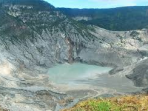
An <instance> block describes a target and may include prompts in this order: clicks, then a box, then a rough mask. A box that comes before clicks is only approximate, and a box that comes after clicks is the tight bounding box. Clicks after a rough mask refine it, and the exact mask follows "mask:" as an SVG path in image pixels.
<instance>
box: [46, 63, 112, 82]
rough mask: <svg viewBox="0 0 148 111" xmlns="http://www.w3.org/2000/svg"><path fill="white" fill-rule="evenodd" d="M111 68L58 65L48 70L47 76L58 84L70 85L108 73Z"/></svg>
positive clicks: (74, 64) (76, 64) (75, 64)
mask: <svg viewBox="0 0 148 111" xmlns="http://www.w3.org/2000/svg"><path fill="white" fill-rule="evenodd" d="M111 69H112V68H110V67H101V66H96V65H88V64H82V63H73V64H68V63H65V64H58V65H56V66H54V67H53V68H50V69H49V71H48V74H49V76H50V80H51V81H52V82H55V83H60V84H72V83H73V82H74V81H76V80H82V79H87V78H91V77H94V76H95V75H98V74H103V73H106V72H109V71H110V70H111Z"/></svg>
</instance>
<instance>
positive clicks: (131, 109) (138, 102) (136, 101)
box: [63, 95, 148, 111]
mask: <svg viewBox="0 0 148 111" xmlns="http://www.w3.org/2000/svg"><path fill="white" fill-rule="evenodd" d="M63 111H148V95H136V96H124V97H112V98H107V99H101V98H99V99H89V100H86V101H82V102H80V103H78V104H77V105H76V106H74V107H73V108H70V109H65V110H63Z"/></svg>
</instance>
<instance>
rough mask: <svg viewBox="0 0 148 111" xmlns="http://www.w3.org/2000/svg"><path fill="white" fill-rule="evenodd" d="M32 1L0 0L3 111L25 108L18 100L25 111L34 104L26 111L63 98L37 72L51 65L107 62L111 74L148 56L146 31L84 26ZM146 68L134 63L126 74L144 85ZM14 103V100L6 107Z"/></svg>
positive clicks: (50, 106) (53, 104) (39, 0)
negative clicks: (132, 71) (129, 74)
mask: <svg viewBox="0 0 148 111" xmlns="http://www.w3.org/2000/svg"><path fill="white" fill-rule="evenodd" d="M36 1H37V4H34V2H30V0H4V1H3V0H2V1H1V2H0V15H1V16H0V70H1V72H0V92H1V93H0V96H1V98H3V99H2V100H1V103H4V104H2V105H6V107H7V108H8V109H10V108H12V109H13V108H24V106H22V105H21V104H23V105H24V104H27V105H26V107H28V109H29V108H31V107H34V106H35V107H34V108H35V109H31V111H33V110H35V111H37V109H36V108H38V110H42V111H44V110H46V109H52V110H54V109H56V107H57V106H58V105H59V104H56V103H57V101H60V100H63V98H65V97H68V96H67V95H65V94H61V93H58V94H57V93H56V91H54V92H53V91H52V90H53V89H54V86H53V85H51V83H50V81H49V80H48V76H47V75H46V76H45V75H41V74H43V73H46V72H47V70H48V68H50V67H52V66H54V65H55V64H56V63H64V62H70V63H72V62H75V61H79V62H85V63H88V64H97V65H107V66H112V67H116V70H114V71H112V73H116V72H117V71H118V72H119V71H123V72H124V71H125V70H124V69H125V68H124V67H125V66H131V65H132V64H136V63H137V62H138V61H139V60H140V59H142V58H144V57H147V56H148V53H147V52H148V50H147V48H146V47H147V45H148V30H146V29H144V30H137V31H122V32H118V31H109V30H105V29H102V28H99V27H96V26H86V25H84V24H80V23H78V22H76V21H74V20H72V19H70V18H68V17H66V16H65V15H64V14H62V13H61V12H59V11H57V10H56V9H55V8H54V7H53V6H52V5H50V4H48V3H46V2H43V1H42V0H36ZM38 4H40V6H38ZM146 67H147V65H146V64H144V66H143V65H142V66H137V67H136V69H137V70H136V69H134V73H133V74H132V76H128V78H131V79H133V78H134V80H135V83H136V85H138V86H141V85H143V84H145V85H146V84H147V81H148V80H147V76H146V75H145V74H146ZM141 68H142V69H143V71H142V76H141V77H140V79H139V75H140V74H139V70H140V69H141ZM120 69H123V70H120ZM127 74H128V73H127ZM134 74H136V76H135V75H134ZM141 81H143V82H141ZM26 88H29V89H26ZM33 89H37V90H35V91H34V90H33ZM45 89H46V90H45ZM32 90H33V91H32ZM27 95H29V98H30V99H29V101H27V98H26V96H27ZM36 97H37V98H38V99H37V100H36V99H35V98H36ZM4 98H6V99H4ZM18 98H19V99H21V100H17V99H18ZM46 98H48V100H46ZM4 100H5V101H4ZM3 101H4V102H3ZM14 101H17V102H16V103H14V104H11V105H10V103H12V102H14ZM18 101H19V102H18ZM65 104H66V103H65ZM15 106H17V107H15ZM25 110H27V109H25ZM14 111H15V109H14Z"/></svg>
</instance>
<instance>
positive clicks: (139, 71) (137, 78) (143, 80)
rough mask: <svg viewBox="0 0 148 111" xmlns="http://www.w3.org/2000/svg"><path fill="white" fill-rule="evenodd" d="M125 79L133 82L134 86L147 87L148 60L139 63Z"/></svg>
mask: <svg viewBox="0 0 148 111" xmlns="http://www.w3.org/2000/svg"><path fill="white" fill-rule="evenodd" d="M127 77H128V78H129V79H131V80H133V81H134V83H135V85H136V86H139V87H143V86H145V87H147V85H148V59H146V60H144V61H142V62H140V63H139V64H137V65H136V67H135V68H134V69H133V72H132V74H130V75H127Z"/></svg>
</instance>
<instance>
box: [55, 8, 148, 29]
mask: <svg viewBox="0 0 148 111" xmlns="http://www.w3.org/2000/svg"><path fill="white" fill-rule="evenodd" d="M58 9H59V10H60V11H62V12H63V13H64V14H66V15H67V16H70V17H72V18H73V19H75V20H77V21H80V22H81V23H84V24H88V25H90V24H92V25H97V26H99V27H102V28H105V29H108V30H115V31H117V30H118V31H128V30H137V29H143V28H147V27H148V19H147V18H148V7H147V6H141V7H140V6H139V7H122V8H112V9H69V8H58Z"/></svg>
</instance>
